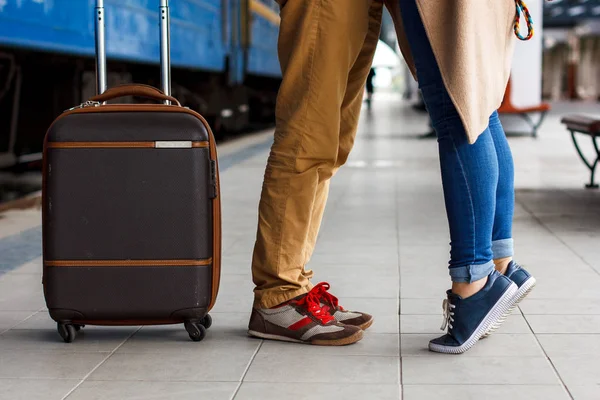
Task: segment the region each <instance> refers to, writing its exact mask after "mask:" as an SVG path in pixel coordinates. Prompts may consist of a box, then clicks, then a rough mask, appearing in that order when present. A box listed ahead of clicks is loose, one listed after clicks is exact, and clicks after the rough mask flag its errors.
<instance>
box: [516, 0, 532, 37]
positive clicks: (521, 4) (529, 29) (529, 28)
mask: <svg viewBox="0 0 600 400" xmlns="http://www.w3.org/2000/svg"><path fill="white" fill-rule="evenodd" d="M515 6H516V9H517V10H516V15H515V35H517V37H518V38H519V39H520V40H529V39H531V37H532V36H533V20H532V19H531V14H529V10H528V9H527V6H526V5H525V2H524V1H523V0H515ZM521 11H522V12H523V14H524V15H525V21H526V22H527V36H523V35H521V32H520V29H519V21H520V20H521Z"/></svg>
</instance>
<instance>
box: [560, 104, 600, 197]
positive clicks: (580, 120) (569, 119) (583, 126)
mask: <svg viewBox="0 0 600 400" xmlns="http://www.w3.org/2000/svg"><path fill="white" fill-rule="evenodd" d="M560 122H562V123H563V124H565V125H566V126H567V129H568V130H569V132H571V138H572V139H573V144H574V145H575V149H576V150H577V154H579V157H580V158H581V161H583V163H584V164H585V166H586V167H588V169H589V170H590V183H588V184H587V185H585V187H586V188H588V189H597V188H598V184H597V183H596V182H595V180H594V174H595V172H596V166H597V165H598V162H599V161H600V146H598V142H597V139H598V137H599V136H600V118H598V117H596V118H594V117H588V116H585V115H568V116H566V117H563V119H561V121H560ZM576 133H581V134H584V135H587V136H589V137H590V138H591V139H592V143H593V145H594V150H596V159H595V160H594V162H589V161H588V159H587V157H586V156H585V155H584V154H583V152H582V151H581V148H580V147H579V143H578V141H577V135H575V134H576Z"/></svg>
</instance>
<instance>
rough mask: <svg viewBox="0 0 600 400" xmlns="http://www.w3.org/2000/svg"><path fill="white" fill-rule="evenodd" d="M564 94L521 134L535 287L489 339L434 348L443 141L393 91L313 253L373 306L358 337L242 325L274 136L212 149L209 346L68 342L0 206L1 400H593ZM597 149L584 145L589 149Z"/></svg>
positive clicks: (598, 215)
mask: <svg viewBox="0 0 600 400" xmlns="http://www.w3.org/2000/svg"><path fill="white" fill-rule="evenodd" d="M595 109H597V105H593V104H591V105H585V104H555V105H554V106H553V111H552V112H551V113H550V114H549V116H548V117H547V119H546V121H545V123H544V125H543V126H542V128H541V129H540V132H539V138H537V139H532V138H530V137H511V138H510V143H511V146H512V149H513V152H514V158H515V165H516V185H517V206H516V215H515V225H514V237H515V246H516V258H517V260H518V261H519V262H520V263H521V264H523V265H524V266H526V267H527V268H528V270H529V271H530V272H532V273H533V274H534V275H535V276H536V278H537V280H538V284H537V287H536V288H535V289H534V290H533V292H532V293H531V294H530V295H529V297H528V298H527V299H526V300H524V301H523V302H522V303H521V305H520V306H519V307H518V308H517V309H516V310H515V311H514V312H513V314H512V315H511V316H510V317H509V318H508V320H507V321H506V322H505V324H504V325H503V326H502V327H501V329H499V330H498V331H497V333H495V334H493V335H492V336H491V337H490V338H488V339H485V340H483V341H481V342H480V343H478V344H477V345H476V346H475V347H474V348H473V349H471V350H470V351H468V352H467V353H465V354H463V355H460V356H449V355H440V354H433V353H430V352H428V351H427V343H428V341H429V340H430V339H431V338H433V337H435V336H437V335H440V334H441V332H440V331H439V325H440V323H441V322H442V310H441V303H442V300H443V297H444V293H445V290H446V289H447V288H448V287H449V277H448V273H447V268H446V266H447V261H448V257H449V256H448V251H449V246H448V242H449V237H448V228H447V220H446V215H445V211H444V203H443V197H442V189H441V181H440V172H439V163H438V159H437V147H436V146H437V145H436V142H435V140H431V139H429V140H427V139H421V138H420V137H419V136H420V135H421V134H424V133H426V132H427V131H428V129H429V127H428V120H427V117H426V116H425V115H424V114H420V113H417V112H415V111H414V110H413V109H412V108H411V107H410V106H409V105H408V104H406V103H403V102H402V101H401V100H399V99H396V98H395V97H393V96H388V95H384V94H381V96H378V95H376V96H375V98H374V103H373V110H372V111H371V112H368V111H367V110H363V115H362V118H361V123H360V130H359V133H358V136H357V139H356V146H355V149H354V151H353V153H352V155H351V157H350V159H349V161H348V164H347V166H346V167H344V168H342V169H341V170H340V172H339V173H338V174H337V175H336V176H335V178H334V179H333V181H332V186H331V195H330V200H329V203H328V208H327V210H326V214H325V218H324V221H323V227H322V230H321V235H320V239H319V242H318V245H317V249H316V253H315V255H314V257H313V259H312V261H311V264H310V269H312V270H314V271H315V274H316V275H315V278H316V280H315V282H319V281H327V282H329V283H330V284H331V285H332V293H334V294H335V295H336V296H337V297H339V298H340V302H341V304H342V305H343V306H344V307H346V308H349V309H360V310H364V311H366V312H369V313H372V314H373V315H374V317H375V322H374V324H373V326H372V327H371V328H370V329H369V330H368V331H367V332H366V333H365V338H364V339H363V340H362V341H361V342H359V343H357V344H355V345H352V346H346V347H317V346H305V345H297V344H288V343H278V342H272V341H262V340H258V339H253V338H249V337H247V335H246V327H247V323H248V318H249V314H250V308H251V304H252V287H253V286H252V281H251V275H250V258H251V253H252V247H253V243H254V238H255V232H256V221H257V208H258V200H259V194H260V190H261V184H262V176H263V172H264V166H265V162H266V158H267V155H268V151H269V146H270V143H271V138H272V132H262V133H258V134H255V135H251V136H247V137H244V138H241V139H238V140H235V141H233V142H229V143H225V144H223V145H222V146H220V147H219V156H220V164H221V179H222V202H223V267H222V272H223V276H222V282H221V289H220V293H219V297H218V300H217V305H216V306H215V309H214V310H213V312H212V313H211V315H212V316H213V319H214V323H213V326H212V327H211V328H210V329H209V331H208V335H207V337H206V339H204V341H202V342H200V343H194V342H191V341H190V340H189V338H188V335H187V333H186V331H185V330H184V329H183V327H182V326H163V327H127V328H108V327H93V326H89V327H86V328H85V329H84V330H83V331H82V332H80V334H79V335H78V337H77V339H76V340H75V342H74V343H71V344H65V343H63V342H62V340H61V339H60V337H59V336H58V335H57V333H56V325H55V323H54V322H53V321H52V320H50V318H49V317H48V315H47V311H46V310H45V304H44V300H43V294H42V285H41V258H40V256H41V227H40V223H41V221H40V212H39V210H37V209H30V210H20V211H8V212H5V213H3V214H2V215H0V399H11V400H15V399H28V400H31V399H44V400H53V399H69V400H83V399H86V400H90V399H102V400H105V399H178V400H184V399H193V400H197V399H210V400H230V399H235V400H250V399H256V400H259V399H260V400H280V399H294V400H299V399H304V400H320V399H328V400H329V399H331V400H336V399H345V400H395V399H399V398H403V399H405V400H438V399H486V400H504V399H511V400H535V399H543V400H568V399H576V400H593V399H594V400H595V399H600V242H599V240H600V211H599V210H600V192H599V191H594V190H586V189H584V183H586V182H587V179H588V172H587V170H586V169H585V167H583V166H582V165H581V164H580V161H579V159H578V158H577V155H576V153H575V149H574V147H573V145H572V143H571V138H570V136H569V134H568V132H567V131H566V130H565V129H564V127H563V126H562V125H561V124H560V122H559V121H560V117H561V116H562V115H564V114H567V113H570V112H575V111H576V112H583V111H589V112H595V113H597V110H596V111H595ZM590 145H591V144H590Z"/></svg>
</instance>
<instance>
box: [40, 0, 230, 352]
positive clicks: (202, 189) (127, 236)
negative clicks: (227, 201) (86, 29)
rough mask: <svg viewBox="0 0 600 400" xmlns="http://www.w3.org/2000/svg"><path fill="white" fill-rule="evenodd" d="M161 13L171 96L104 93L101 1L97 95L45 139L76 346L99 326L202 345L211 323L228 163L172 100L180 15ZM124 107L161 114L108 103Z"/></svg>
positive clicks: (52, 284) (58, 265) (50, 303)
mask: <svg viewBox="0 0 600 400" xmlns="http://www.w3.org/2000/svg"><path fill="white" fill-rule="evenodd" d="M156 1H157V3H158V1H159V0H156ZM160 2H161V4H160V10H159V11H160V17H159V18H160V22H161V70H162V86H163V91H160V90H158V89H155V88H153V87H150V86H144V85H124V86H119V87H115V88H112V89H109V90H106V91H105V87H106V64H105V63H106V56H105V46H104V7H103V0H96V10H95V18H96V52H97V78H98V83H97V85H98V95H97V96H95V97H93V98H91V99H90V100H89V101H87V102H85V103H83V104H82V105H80V106H77V107H74V108H73V109H71V110H67V111H66V112H64V113H63V114H62V115H60V116H59V117H58V118H57V119H56V120H55V121H54V123H53V124H52V126H51V127H50V128H49V130H48V132H47V134H46V137H45V140H44V171H43V211H42V221H43V222H42V225H43V265H44V271H43V287H44V296H45V299H46V304H47V307H48V311H49V313H50V316H51V317H52V319H54V320H55V321H57V323H58V332H59V334H60V335H61V336H62V338H63V339H64V341H65V342H71V341H73V339H74V338H75V335H76V331H78V330H79V329H81V327H83V326H85V325H88V324H89V325H154V324H176V323H184V324H185V328H186V330H187V331H188V333H189V335H190V338H191V339H192V340H194V341H199V340H202V339H203V338H204V336H205V334H206V328H208V327H209V326H210V324H211V318H210V315H208V312H209V311H210V309H211V308H212V307H213V305H214V303H215V300H216V297H217V292H218V287H219V279H220V252H221V229H220V228H221V218H220V211H221V209H220V196H219V174H218V164H217V153H216V147H215V141H214V137H213V134H212V132H211V130H210V127H209V126H208V124H207V123H206V121H205V120H204V118H202V117H201V116H200V115H199V114H197V113H196V112H194V111H192V110H190V109H187V108H185V107H182V106H181V105H180V104H179V102H178V101H177V100H176V99H175V98H173V97H171V96H170V95H169V94H170V57H169V9H168V4H167V3H168V1H167V0H160ZM157 5H158V4H157ZM122 96H141V97H145V98H149V99H153V100H156V101H158V102H159V104H112V103H111V104H106V102H107V101H109V100H113V99H116V98H118V97H122ZM160 103H162V104H160Z"/></svg>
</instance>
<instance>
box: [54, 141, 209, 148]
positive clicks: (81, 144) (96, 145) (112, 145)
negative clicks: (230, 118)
mask: <svg viewBox="0 0 600 400" xmlns="http://www.w3.org/2000/svg"><path fill="white" fill-rule="evenodd" d="M47 147H48V148H49V149H104V148H106V149H136V148H140V149H142V148H143V149H146V148H151V149H154V148H157V142H48V143H47ZM207 147H209V143H208V142H191V148H195V149H197V148H207Z"/></svg>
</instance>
